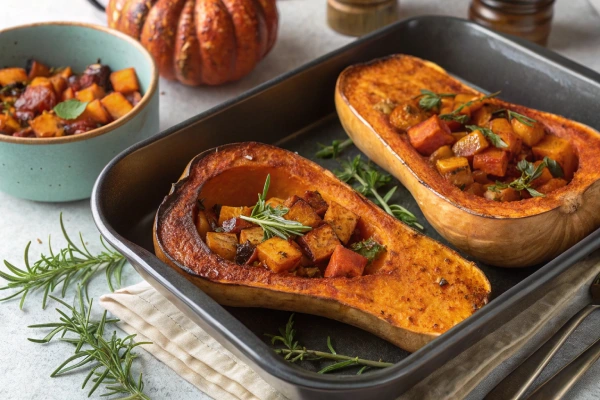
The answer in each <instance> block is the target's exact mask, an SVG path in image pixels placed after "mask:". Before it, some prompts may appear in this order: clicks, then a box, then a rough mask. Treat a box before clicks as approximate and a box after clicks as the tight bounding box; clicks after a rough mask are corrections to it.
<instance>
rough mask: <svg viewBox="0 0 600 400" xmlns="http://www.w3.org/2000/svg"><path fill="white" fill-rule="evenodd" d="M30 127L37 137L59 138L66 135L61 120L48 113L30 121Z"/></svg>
mask: <svg viewBox="0 0 600 400" xmlns="http://www.w3.org/2000/svg"><path fill="white" fill-rule="evenodd" d="M29 125H30V126H31V128H32V129H33V132H34V133H35V136H36V137H41V138H48V137H59V136H63V135H64V134H65V130H64V128H63V126H62V122H61V120H60V118H58V117H57V116H56V115H54V114H50V113H47V112H44V113H42V114H41V115H38V116H37V117H36V118H34V119H32V120H31V121H29Z"/></svg>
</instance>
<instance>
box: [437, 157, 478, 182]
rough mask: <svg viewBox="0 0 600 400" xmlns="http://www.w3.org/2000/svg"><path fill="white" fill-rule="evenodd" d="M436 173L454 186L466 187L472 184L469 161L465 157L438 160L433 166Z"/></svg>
mask: <svg viewBox="0 0 600 400" xmlns="http://www.w3.org/2000/svg"><path fill="white" fill-rule="evenodd" d="M435 166H436V168H437V170H438V172H439V173H440V175H442V176H443V177H444V178H446V179H447V180H449V181H450V182H451V183H452V184H453V185H454V186H458V187H463V188H464V187H466V186H468V185H470V184H471V183H473V176H472V175H471V167H470V166H469V160H467V159H466V158H465V157H451V158H445V159H443V160H438V161H437V162H436V164H435Z"/></svg>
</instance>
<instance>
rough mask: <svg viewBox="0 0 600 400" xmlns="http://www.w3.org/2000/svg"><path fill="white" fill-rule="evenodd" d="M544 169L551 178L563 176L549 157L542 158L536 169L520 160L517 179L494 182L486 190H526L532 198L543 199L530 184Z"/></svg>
mask: <svg viewBox="0 0 600 400" xmlns="http://www.w3.org/2000/svg"><path fill="white" fill-rule="evenodd" d="M546 167H548V170H549V171H550V173H551V174H552V176H554V177H556V178H558V177H562V176H563V170H562V168H561V167H560V165H559V164H558V163H557V162H556V161H555V160H553V159H551V158H549V157H544V159H543V160H542V162H541V163H539V164H538V165H537V167H536V166H535V165H534V164H533V163H532V162H529V161H527V160H521V161H519V163H518V164H517V169H518V170H519V171H521V176H520V177H519V178H518V179H515V180H514V181H512V182H510V183H504V182H499V181H496V184H495V185H493V186H488V189H489V190H491V191H493V192H499V191H500V190H501V189H506V188H512V189H514V190H516V191H518V192H520V191H522V190H526V191H527V192H529V194H530V195H531V196H532V197H545V196H546V195H545V194H543V193H540V192H538V191H537V190H535V189H534V188H533V187H531V184H532V182H533V181H534V180H536V179H537V178H539V177H540V176H541V175H542V172H544V168H546Z"/></svg>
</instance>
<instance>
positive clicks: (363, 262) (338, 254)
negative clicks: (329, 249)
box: [324, 245, 369, 278]
mask: <svg viewBox="0 0 600 400" xmlns="http://www.w3.org/2000/svg"><path fill="white" fill-rule="evenodd" d="M368 262H369V260H368V259H367V257H363V256H361V255H360V254H358V253H355V252H353V251H352V250H350V249H347V248H345V247H344V246H342V245H338V246H337V247H336V248H335V250H334V251H333V254H332V255H331V259H330V260H329V264H327V268H326V269H325V274H324V276H325V278H337V277H342V276H345V277H347V278H354V277H356V276H362V274H363V271H364V270H365V267H366V266H367V263H368Z"/></svg>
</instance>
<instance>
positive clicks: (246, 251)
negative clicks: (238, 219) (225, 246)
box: [235, 242, 258, 265]
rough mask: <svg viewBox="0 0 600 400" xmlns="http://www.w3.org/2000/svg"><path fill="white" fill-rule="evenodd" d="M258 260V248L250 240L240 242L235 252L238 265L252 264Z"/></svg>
mask: <svg viewBox="0 0 600 400" xmlns="http://www.w3.org/2000/svg"><path fill="white" fill-rule="evenodd" d="M254 261H258V249H257V248H256V246H254V245H253V244H252V243H250V242H244V243H242V244H240V245H239V246H238V247H237V249H236V253H235V263H236V264H238V265H250V264H252V263H253V262H254Z"/></svg>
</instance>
